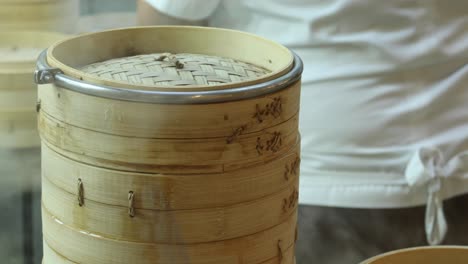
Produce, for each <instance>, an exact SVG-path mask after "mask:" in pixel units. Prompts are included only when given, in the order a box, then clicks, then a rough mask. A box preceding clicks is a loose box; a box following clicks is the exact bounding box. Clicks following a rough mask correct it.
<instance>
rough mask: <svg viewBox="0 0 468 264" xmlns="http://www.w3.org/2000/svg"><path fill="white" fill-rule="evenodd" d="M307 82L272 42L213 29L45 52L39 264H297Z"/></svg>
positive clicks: (79, 43) (100, 40)
mask: <svg viewBox="0 0 468 264" xmlns="http://www.w3.org/2000/svg"><path fill="white" fill-rule="evenodd" d="M259 51H262V52H261V53H260V52H259ZM77 53H78V54H80V56H76V54H77ZM301 71H302V64H301V61H300V59H299V58H298V57H297V56H295V55H294V54H293V53H292V52H290V51H289V50H287V49H286V48H284V47H282V46H280V45H278V44H276V43H273V42H270V41H268V40H265V39H262V38H259V37H256V36H253V35H250V34H246V33H241V32H237V31H231V30H222V29H212V28H198V27H142V28H127V29H118V30H111V31H105V32H98V33H92V34H87V35H82V36H79V37H75V38H71V39H68V40H65V41H62V42H59V43H57V44H55V45H54V46H52V47H51V48H49V50H48V51H47V53H43V54H42V55H41V56H40V58H39V60H38V63H37V71H36V74H35V80H36V82H37V83H38V84H40V85H39V95H38V98H39V100H40V111H39V118H38V126H39V130H40V134H41V138H42V160H43V172H42V178H43V180H42V188H43V199H42V207H43V208H42V210H43V233H44V241H45V242H44V243H45V246H44V263H244V264H248V263H251V264H257V263H286V264H288V263H293V262H294V245H295V240H296V218H297V198H298V184H299V162H300V143H299V141H300V137H299V132H298V115H299V113H298V111H299V96H300V74H301ZM64 171H67V172H69V173H65V174H64V173H63V172H64Z"/></svg>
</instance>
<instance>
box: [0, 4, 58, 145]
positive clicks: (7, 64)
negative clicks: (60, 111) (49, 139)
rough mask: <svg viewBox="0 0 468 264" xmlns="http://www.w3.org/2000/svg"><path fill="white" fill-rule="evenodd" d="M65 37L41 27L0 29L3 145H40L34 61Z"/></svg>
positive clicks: (1, 139)
mask: <svg viewBox="0 0 468 264" xmlns="http://www.w3.org/2000/svg"><path fill="white" fill-rule="evenodd" d="M0 3H1V1H0ZM0 12H1V11H0ZM63 38H64V36H63V35H61V34H57V33H50V32H40V31H24V32H0V146H1V147H8V148H26V147H38V146H39V143H40V141H39V137H38V134H37V129H36V127H37V125H36V123H37V119H36V100H37V90H36V85H35V84H34V81H33V79H32V75H33V73H34V68H35V61H36V59H37V56H38V55H39V54H40V52H41V51H42V50H44V49H46V48H47V47H48V46H50V45H51V44H53V43H54V42H56V41H58V40H60V39H63Z"/></svg>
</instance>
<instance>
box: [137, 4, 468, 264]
mask: <svg viewBox="0 0 468 264" xmlns="http://www.w3.org/2000/svg"><path fill="white" fill-rule="evenodd" d="M139 11H140V23H141V24H146V25H148V24H188V25H206V26H214V27H225V28H230V29H237V30H242V31H247V32H251V33H254V34H257V35H261V36H263V37H266V38H269V39H272V40H275V41H277V42H279V43H281V44H283V45H285V46H287V47H289V48H290V49H292V50H293V51H294V52H296V53H297V54H298V55H299V56H300V57H301V58H302V60H303V61H304V66H305V69H304V73H303V78H302V87H303V89H302V95H301V114H300V116H301V118H300V130H301V134H302V163H301V188H300V200H299V201H300V203H301V204H302V206H301V208H300V220H299V221H300V240H299V247H301V243H307V241H312V242H313V240H319V241H318V242H317V245H316V244H314V247H313V248H312V249H309V250H310V252H306V253H304V256H306V255H307V256H309V257H310V258H311V259H313V260H317V261H319V262H318V263H335V262H333V259H334V258H335V259H336V261H338V262H336V263H343V262H339V261H340V260H341V261H343V259H346V261H347V263H352V261H355V262H357V261H360V260H362V259H363V258H366V257H369V256H371V255H375V254H378V253H381V252H383V251H388V250H391V249H395V248H401V247H409V246H416V245H423V244H424V243H425V240H427V243H429V244H432V245H435V244H439V243H442V242H443V241H444V237H446V233H447V221H446V218H445V214H444V209H443V204H444V200H446V199H449V198H452V197H455V196H459V195H462V194H465V193H468V103H467V102H468V87H467V85H468V15H467V14H468V2H467V1H447V0H428V1H421V0H407V1H400V0H390V1H387V0H329V1H321V0H256V1H247V0H239V1H229V0H224V1H220V0H205V1H194V0H141V2H140V7H139ZM446 205H447V206H446V209H447V210H446V211H447V212H448V215H449V216H450V218H449V222H450V223H451V227H450V228H451V229H452V232H449V235H448V237H447V238H446V240H445V242H446V243H452V244H468V236H466V235H461V234H466V232H467V231H468V221H466V218H467V217H468V213H467V211H468V210H467V208H468V198H467V196H463V197H461V198H458V199H455V200H453V201H446ZM323 206H327V207H323ZM414 206H425V207H416V208H413V207H414ZM463 206H464V207H463ZM343 207H349V208H366V209H367V210H362V209H360V210H359V209H343ZM389 208H406V209H393V210H389ZM385 209H386V210H385ZM423 217H425V222H424V220H423V219H422V218H423ZM326 221H328V222H329V223H326ZM465 222H467V223H466V224H464V223H465ZM340 234H342V235H341V237H340ZM459 234H460V235H459ZM346 237H348V238H346ZM340 241H347V243H340ZM321 247H326V248H327V250H326V251H327V252H329V251H331V250H336V251H337V253H338V252H340V254H341V253H343V254H344V255H339V256H338V255H337V256H331V255H330V254H327V256H326V257H325V256H324V257H323V258H321V257H320V254H321V252H320V250H319V248H321ZM304 258H305V257H304ZM300 259H301V255H300V254H298V261H299V263H302V262H301V261H300ZM304 263H305V262H304Z"/></svg>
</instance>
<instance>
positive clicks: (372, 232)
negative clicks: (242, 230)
mask: <svg viewBox="0 0 468 264" xmlns="http://www.w3.org/2000/svg"><path fill="white" fill-rule="evenodd" d="M444 208H445V214H446V217H447V221H448V224H449V226H450V229H449V231H448V233H447V236H446V239H445V241H444V244H446V245H454V244H458V245H459V244H465V245H466V244H468V235H467V234H468V221H467V219H468V210H467V208H468V195H465V196H460V197H456V198H453V199H450V200H446V201H445V203H444ZM424 213H425V208H424V207H422V206H420V207H414V208H405V209H350V208H333V207H319V206H303V205H302V206H299V232H298V242H297V246H296V259H297V264H308V263H312V262H315V263H320V264H343V263H350V264H351V263H352V264H354V263H360V262H361V261H364V260H365V259H368V258H370V257H373V256H376V255H379V254H382V253H385V252H388V251H392V250H396V249H402V248H408V247H415V246H426V245H427V242H426V237H425V232H424Z"/></svg>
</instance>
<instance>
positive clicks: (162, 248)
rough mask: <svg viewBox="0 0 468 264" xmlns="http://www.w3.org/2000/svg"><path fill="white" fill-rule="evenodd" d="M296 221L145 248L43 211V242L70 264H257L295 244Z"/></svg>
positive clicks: (276, 255) (139, 244)
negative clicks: (224, 236)
mask: <svg viewBox="0 0 468 264" xmlns="http://www.w3.org/2000/svg"><path fill="white" fill-rule="evenodd" d="M296 221H297V213H296V212H294V213H293V214H292V215H291V216H290V217H289V219H288V220H286V221H285V222H283V223H281V224H280V225H277V226H275V227H273V228H270V229H268V230H264V231H260V232H258V233H256V234H253V235H250V236H246V237H241V238H236V239H231V240H224V241H219V242H212V243H199V244H189V245H175V244H147V243H134V242H126V241H121V240H112V239H108V238H104V237H102V236H99V235H96V234H93V233H89V232H87V231H86V230H78V229H74V228H71V227H69V226H67V225H66V224H65V223H63V222H62V221H61V219H59V218H57V217H54V216H52V215H51V214H50V213H49V212H47V210H46V209H44V208H43V209H42V222H43V227H44V228H43V231H44V239H45V241H46V242H47V244H48V245H49V246H50V248H52V249H53V250H54V251H55V252H57V253H58V254H60V255H62V256H66V257H67V259H69V260H71V261H73V262H76V263H95V264H111V263H112V264H128V263H139V264H150V263H151V264H153V263H158V264H159V263H160V264H187V263H191V264H215V263H216V264H218V263H223V264H258V263H262V262H266V261H268V260H271V259H273V258H275V257H277V258H278V257H279V256H280V255H283V256H284V255H285V254H284V253H283V254H282V253H281V252H286V249H288V248H289V247H291V246H292V245H293V244H294V243H295V242H294V241H295V230H296ZM277 263H278V264H279V263H280V262H277ZM281 263H292V259H291V260H289V261H288V260H287V259H284V261H283V262H281Z"/></svg>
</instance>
